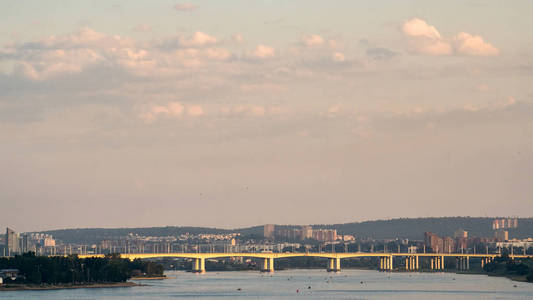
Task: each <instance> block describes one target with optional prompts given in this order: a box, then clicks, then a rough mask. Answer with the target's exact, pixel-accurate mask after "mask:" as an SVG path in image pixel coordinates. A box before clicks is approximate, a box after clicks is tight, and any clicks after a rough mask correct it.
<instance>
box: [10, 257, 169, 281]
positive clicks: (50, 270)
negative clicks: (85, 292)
mask: <svg viewBox="0 0 533 300" xmlns="http://www.w3.org/2000/svg"><path fill="white" fill-rule="evenodd" d="M0 269H18V270H19V271H20V276H18V277H17V278H16V279H15V280H12V279H10V278H7V279H6V280H5V281H4V283H5V284H6V285H9V284H23V285H24V284H26V285H33V286H35V285H42V286H65V285H70V286H72V285H87V284H97V283H102V284H103V283H123V282H126V281H127V280H128V279H130V278H131V277H132V276H143V277H162V276H163V266H162V265H160V264H157V263H155V262H151V261H142V260H134V261H130V260H128V259H124V258H120V257H119V256H118V255H113V254H110V255H106V256H105V257H103V258H97V257H91V258H83V259H82V258H79V257H78V256H77V255H71V256H53V257H48V256H36V255H35V253H33V252H28V253H25V254H22V255H17V256H15V257H3V258H0Z"/></svg>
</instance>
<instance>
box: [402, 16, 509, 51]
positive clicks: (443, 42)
mask: <svg viewBox="0 0 533 300" xmlns="http://www.w3.org/2000/svg"><path fill="white" fill-rule="evenodd" d="M401 29H402V32H403V34H404V35H406V36H407V37H409V42H410V45H411V48H412V50H413V51H414V52H416V53H420V54H427V55H466V56H494V55H498V54H499V50H498V49H497V48H496V47H494V46H493V45H491V44H489V43H486V42H485V41H484V40H483V38H482V37H481V36H477V35H471V34H469V33H466V32H460V33H459V34H457V35H456V36H454V37H453V38H451V39H449V38H444V37H443V36H441V34H440V33H439V31H438V30H437V29H436V28H435V27H434V26H432V25H429V24H428V23H427V22H426V21H424V20H422V19H419V18H413V19H411V20H408V21H406V22H404V24H403V25H402V28H401Z"/></svg>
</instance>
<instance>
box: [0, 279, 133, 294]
mask: <svg viewBox="0 0 533 300" xmlns="http://www.w3.org/2000/svg"><path fill="white" fill-rule="evenodd" d="M134 286H143V285H142V284H139V283H135V282H131V281H127V282H114V283H87V284H77V285H72V284H58V285H32V284H3V285H0V292H8V291H47V290H64V289H94V288H126V287H134Z"/></svg>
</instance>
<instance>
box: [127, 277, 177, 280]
mask: <svg viewBox="0 0 533 300" xmlns="http://www.w3.org/2000/svg"><path fill="white" fill-rule="evenodd" d="M170 278H176V277H169V276H156V277H142V276H139V277H132V278H131V280H163V279H170Z"/></svg>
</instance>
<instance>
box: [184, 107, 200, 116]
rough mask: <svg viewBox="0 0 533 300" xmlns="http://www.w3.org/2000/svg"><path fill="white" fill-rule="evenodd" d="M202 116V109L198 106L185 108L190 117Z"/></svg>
mask: <svg viewBox="0 0 533 300" xmlns="http://www.w3.org/2000/svg"><path fill="white" fill-rule="evenodd" d="M203 114H204V109H203V108H202V107H201V106H200V105H192V106H189V107H188V108H187V115H189V116H191V117H200V116H202V115H203Z"/></svg>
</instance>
